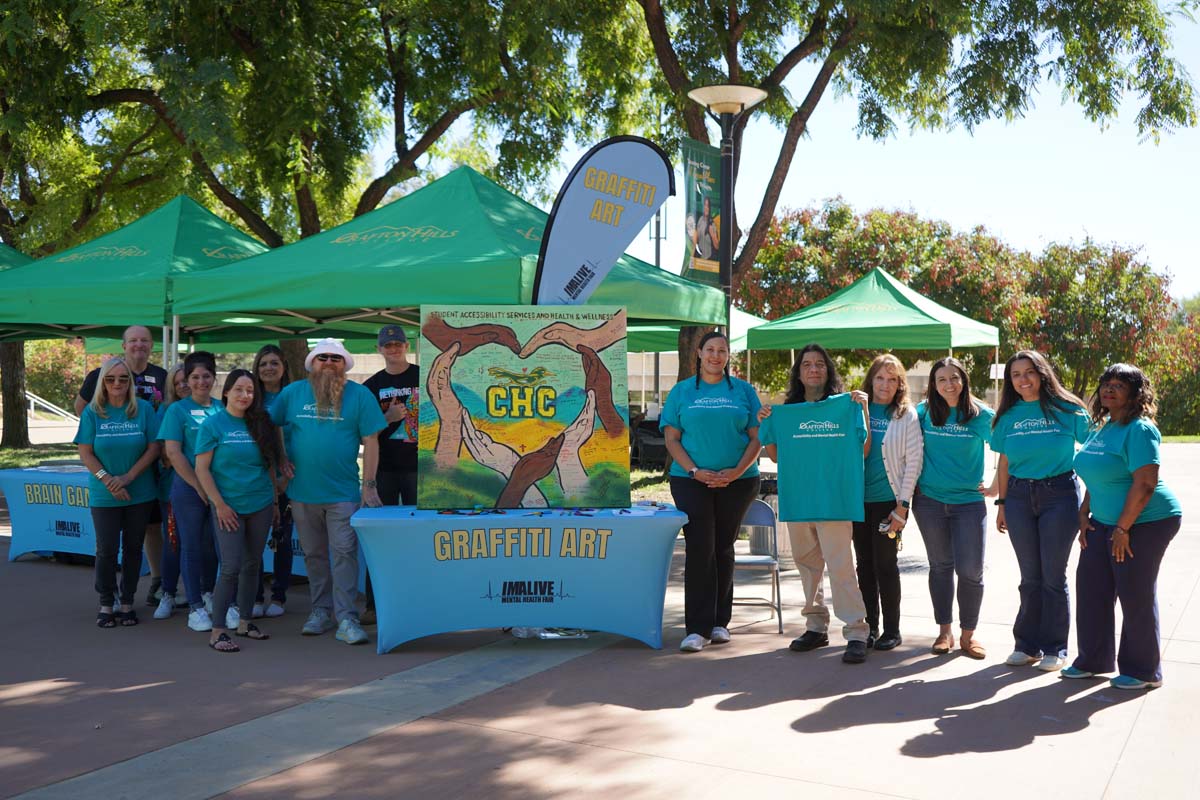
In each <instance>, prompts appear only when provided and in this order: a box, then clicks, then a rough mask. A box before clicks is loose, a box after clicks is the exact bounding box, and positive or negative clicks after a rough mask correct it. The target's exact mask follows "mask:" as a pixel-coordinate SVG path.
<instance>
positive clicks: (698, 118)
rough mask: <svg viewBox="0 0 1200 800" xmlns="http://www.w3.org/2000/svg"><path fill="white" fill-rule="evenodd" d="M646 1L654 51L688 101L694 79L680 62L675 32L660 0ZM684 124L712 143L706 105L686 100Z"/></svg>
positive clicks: (670, 83)
mask: <svg viewBox="0 0 1200 800" xmlns="http://www.w3.org/2000/svg"><path fill="white" fill-rule="evenodd" d="M638 2H640V3H641V4H642V12H643V15H644V16H645V18H646V30H647V31H648V32H649V34H650V43H651V44H652V45H654V55H655V57H656V58H657V59H658V66H659V68H660V69H661V70H662V73H663V77H664V78H666V79H667V86H668V87H670V89H671V92H672V93H674V94H675V95H676V96H677V97H680V98H684V99H685V101H686V98H687V92H688V89H691V88H692V86H691V79H690V78H688V76H687V74H686V73H685V72H684V71H683V65H682V64H680V63H679V55H678V54H677V53H676V52H675V48H674V46H672V44H671V33H670V31H668V30H667V20H666V16H665V15H664V14H663V9H662V3H661V2H660V0H638ZM683 125H684V128H685V129H686V130H687V134H688V136H690V137H692V138H693V139H695V140H697V141H700V142H704V143H705V144H708V143H709V139H708V128H707V126H705V124H704V109H702V108H700V106H699V105H697V104H695V103H692V102H690V101H686V103H685V105H684V106H683Z"/></svg>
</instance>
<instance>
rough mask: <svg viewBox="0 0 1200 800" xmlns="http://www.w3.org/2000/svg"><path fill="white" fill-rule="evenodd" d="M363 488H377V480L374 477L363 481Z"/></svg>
mask: <svg viewBox="0 0 1200 800" xmlns="http://www.w3.org/2000/svg"><path fill="white" fill-rule="evenodd" d="M363 488H364V489H374V488H375V480H374V479H373V478H372V479H371V480H366V481H363Z"/></svg>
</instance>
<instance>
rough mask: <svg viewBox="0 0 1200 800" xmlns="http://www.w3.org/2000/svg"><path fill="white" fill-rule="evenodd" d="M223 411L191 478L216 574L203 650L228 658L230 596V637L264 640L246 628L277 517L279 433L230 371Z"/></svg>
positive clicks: (246, 377) (206, 431)
mask: <svg viewBox="0 0 1200 800" xmlns="http://www.w3.org/2000/svg"><path fill="white" fill-rule="evenodd" d="M221 402H222V403H223V404H224V410H223V411H221V413H219V414H215V415H214V416H212V417H211V418H209V419H208V420H207V421H206V422H205V423H204V425H202V426H201V427H200V433H199V434H198V435H197V437H196V476H197V477H198V478H199V479H200V485H201V486H202V487H204V494H205V495H207V496H208V499H209V502H211V503H212V507H213V517H214V518H215V519H216V523H217V525H216V527H217V531H216V534H217V538H218V540H219V547H218V548H217V549H218V550H219V552H220V557H221V571H220V574H219V575H218V577H217V584H216V588H215V589H214V591H213V628H212V634H211V636H210V637H209V642H208V646H209V647H211V648H212V649H214V650H217V651H218V652H222V653H234V652H237V651H238V649H239V648H238V646H237V645H236V644H235V643H234V642H233V640H232V639H230V638H229V635H228V634H227V633H226V632H225V628H226V624H227V623H226V622H225V619H226V614H227V612H228V611H229V606H230V601H232V600H233V595H234V590H235V589H236V591H237V607H238V609H239V611H240V612H241V614H240V615H239V621H238V629H237V635H238V636H242V637H245V638H248V639H267V638H269V637H268V636H267V634H265V633H263V632H262V631H261V630H259V629H258V626H257V625H255V624H254V623H252V622H250V621H249V620H250V619H251V616H250V609H251V606H252V605H253V603H254V593H255V591H256V590H257V589H258V568H259V564H260V560H261V559H262V551H263V546H264V545H265V544H266V541H267V532H268V531H269V530H270V528H271V522H272V519H273V518H275V517H277V516H278V509H277V508H276V505H275V502H276V494H275V481H274V479H273V477H272V476H273V475H274V474H275V471H276V470H277V469H278V467H279V464H280V463H281V461H282V459H283V448H282V444H281V442H280V437H279V429H278V428H276V427H275V425H274V424H273V423H272V422H271V418H270V417H269V416H268V415H267V412H266V411H265V410H264V409H263V406H262V392H261V391H260V389H259V386H258V382H257V381H256V380H255V379H254V375H253V374H252V373H251V372H250V371H249V370H244V369H235V370H233V371H232V372H230V373H229V377H228V378H226V379H225V386H224V388H223V389H222V391H221Z"/></svg>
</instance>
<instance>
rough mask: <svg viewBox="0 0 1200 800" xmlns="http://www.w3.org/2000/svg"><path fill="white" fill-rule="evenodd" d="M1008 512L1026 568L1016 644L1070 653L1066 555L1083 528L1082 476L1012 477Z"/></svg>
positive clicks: (1030, 650)
mask: <svg viewBox="0 0 1200 800" xmlns="http://www.w3.org/2000/svg"><path fill="white" fill-rule="evenodd" d="M1004 516H1005V519H1006V520H1007V522H1008V538H1009V541H1011V542H1012V546H1013V552H1015V553H1016V554H1017V566H1018V567H1019V568H1020V570H1021V585H1020V590H1019V591H1020V594H1021V608H1020V610H1019V611H1017V621H1016V622H1015V623H1013V639H1014V641H1015V642H1016V649H1017V650H1020V651H1021V652H1022V653H1025V654H1026V655H1030V656H1035V657H1036V656H1040V655H1043V654H1044V655H1048V656H1049V655H1055V656H1058V657H1060V658H1066V655H1067V633H1068V632H1069V631H1070V630H1071V600H1070V595H1069V593H1068V591H1067V559H1069V558H1070V557H1071V547H1072V545H1074V543H1075V535H1076V534H1077V533H1078V532H1079V482H1078V481H1076V480H1075V473H1073V472H1067V473H1064V474H1062V475H1056V476H1054V477H1052V478H1046V479H1043V480H1030V479H1026V478H1012V477H1010V478H1009V479H1008V493H1007V495H1006V496H1005V504H1004Z"/></svg>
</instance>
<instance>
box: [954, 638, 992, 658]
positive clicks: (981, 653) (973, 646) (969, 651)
mask: <svg viewBox="0 0 1200 800" xmlns="http://www.w3.org/2000/svg"><path fill="white" fill-rule="evenodd" d="M958 646H959V647H960V648H962V652H963V655H964V656H966V657H967V658H973V659H975V660H976V661H982V660H983V659H985V658H987V648H985V647H984V646H983V645H981V644H980V643H979V642H977V641H975V640H974V639H971V640H966V639H960V640H959V642H958Z"/></svg>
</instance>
